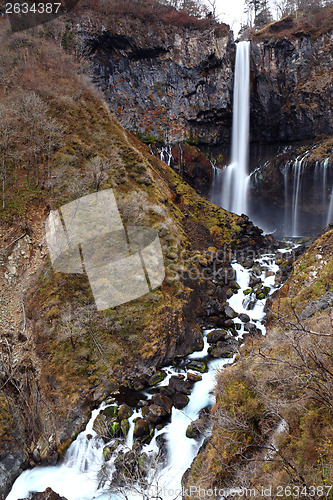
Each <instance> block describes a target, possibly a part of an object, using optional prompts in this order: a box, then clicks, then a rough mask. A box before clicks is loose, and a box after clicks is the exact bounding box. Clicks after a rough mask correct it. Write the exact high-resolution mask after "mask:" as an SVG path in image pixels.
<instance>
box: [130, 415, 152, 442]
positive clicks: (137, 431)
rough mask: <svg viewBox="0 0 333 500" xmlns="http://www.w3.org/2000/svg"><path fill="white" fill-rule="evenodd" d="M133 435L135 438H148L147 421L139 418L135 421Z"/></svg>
mask: <svg viewBox="0 0 333 500" xmlns="http://www.w3.org/2000/svg"><path fill="white" fill-rule="evenodd" d="M133 434H134V437H135V438H142V437H145V436H149V434H150V425H149V420H147V419H145V418H140V417H139V418H138V419H137V420H136V421H135V425H134V433H133Z"/></svg>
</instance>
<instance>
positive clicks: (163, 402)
mask: <svg viewBox="0 0 333 500" xmlns="http://www.w3.org/2000/svg"><path fill="white" fill-rule="evenodd" d="M152 401H153V402H154V404H155V405H158V406H161V407H162V408H164V410H165V411H166V412H167V413H171V409H172V402H171V400H170V399H169V398H168V396H165V395H164V394H155V396H153V397H152Z"/></svg>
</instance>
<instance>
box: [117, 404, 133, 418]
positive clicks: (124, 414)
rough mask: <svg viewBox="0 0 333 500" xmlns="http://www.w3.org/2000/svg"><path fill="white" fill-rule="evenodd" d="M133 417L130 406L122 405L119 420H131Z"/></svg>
mask: <svg viewBox="0 0 333 500" xmlns="http://www.w3.org/2000/svg"><path fill="white" fill-rule="evenodd" d="M131 415H133V410H132V408H131V407H130V406H128V405H127V404H126V403H125V404H123V405H121V407H120V408H119V410H118V418H119V420H124V419H126V418H129V417H130V416H131Z"/></svg>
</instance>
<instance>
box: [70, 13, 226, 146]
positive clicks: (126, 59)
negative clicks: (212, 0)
mask: <svg viewBox="0 0 333 500" xmlns="http://www.w3.org/2000/svg"><path fill="white" fill-rule="evenodd" d="M115 17H116V16H114V15H111V17H110V18H108V19H107V20H105V19H103V23H101V22H99V21H98V20H96V19H95V20H94V21H92V20H91V17H90V18H89V19H87V18H86V16H85V15H84V14H83V15H80V17H79V19H73V21H72V22H73V30H74V31H75V34H76V36H77V40H78V45H79V47H81V50H82V53H85V54H88V56H89V59H90V61H91V65H92V69H93V74H94V81H95V82H96V84H98V86H99V87H100V88H101V89H102V91H103V93H104V94H105V96H106V98H107V101H108V104H109V107H110V110H111V111H112V112H114V113H115V115H116V116H117V118H118V119H119V120H120V121H121V123H122V125H123V126H125V127H126V128H127V129H129V130H131V131H134V132H139V133H141V134H142V135H144V136H146V135H152V136H155V137H157V138H162V139H163V140H164V141H165V142H170V143H176V142H182V141H184V140H186V139H199V140H200V142H206V143H221V142H224V141H228V140H229V137H230V127H231V115H232V113H231V99H232V85H233V69H232V68H233V60H234V42H233V36H232V32H230V31H229V30H228V27H227V26H226V25H224V24H216V23H214V22H213V21H211V22H210V23H208V25H207V23H205V24H204V26H203V27H202V26H201V24H200V23H199V24H195V25H193V26H191V25H189V26H183V27H178V26H174V25H173V24H172V23H170V22H169V23H167V22H164V23H163V22H155V23H152V22H150V21H149V20H147V19H143V20H141V19H139V18H136V19H135V18H134V19H133V18H132V17H131V16H128V15H123V16H122V18H121V19H120V20H119V19H115Z"/></svg>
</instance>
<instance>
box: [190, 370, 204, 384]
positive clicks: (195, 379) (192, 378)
mask: <svg viewBox="0 0 333 500" xmlns="http://www.w3.org/2000/svg"><path fill="white" fill-rule="evenodd" d="M187 380H190V381H191V382H199V381H200V380H202V376H201V375H199V373H192V372H187Z"/></svg>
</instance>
